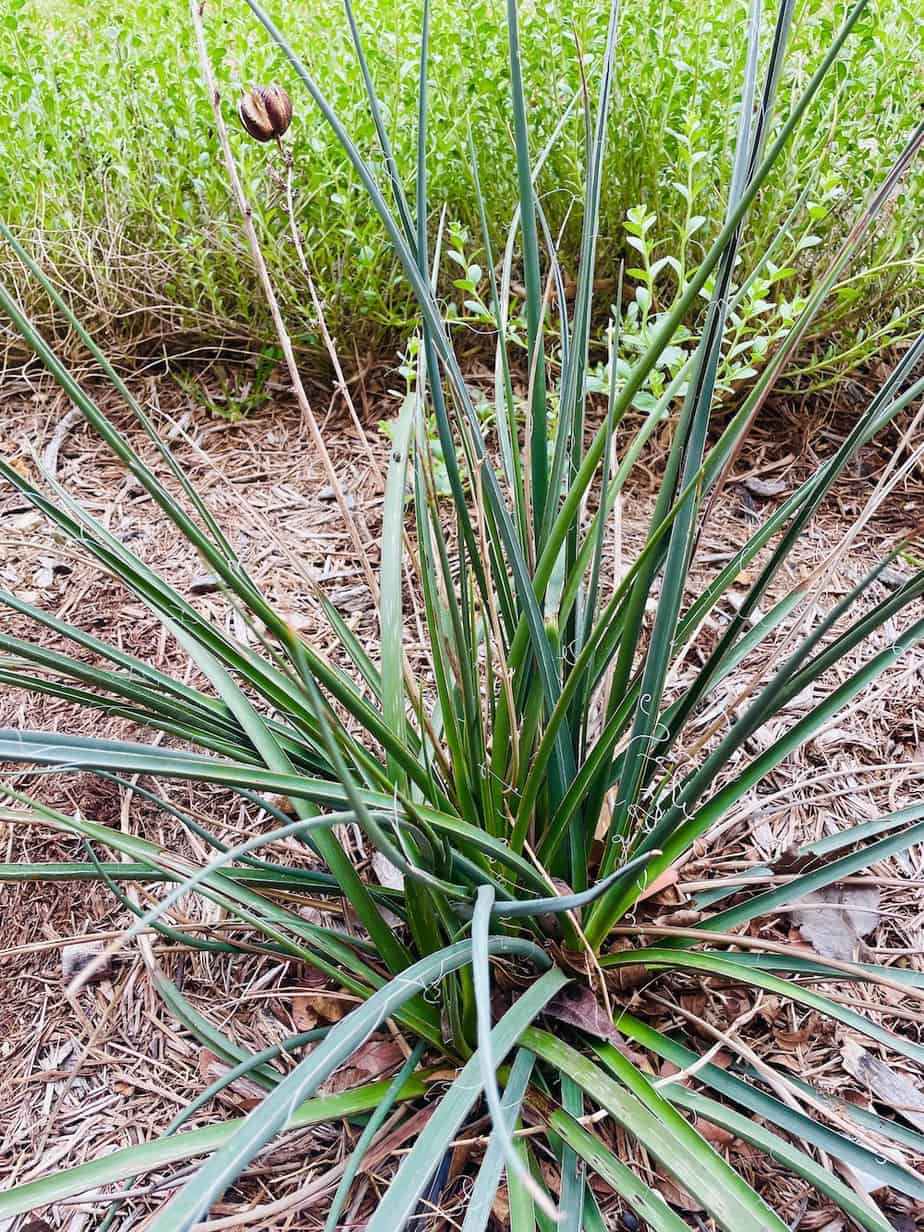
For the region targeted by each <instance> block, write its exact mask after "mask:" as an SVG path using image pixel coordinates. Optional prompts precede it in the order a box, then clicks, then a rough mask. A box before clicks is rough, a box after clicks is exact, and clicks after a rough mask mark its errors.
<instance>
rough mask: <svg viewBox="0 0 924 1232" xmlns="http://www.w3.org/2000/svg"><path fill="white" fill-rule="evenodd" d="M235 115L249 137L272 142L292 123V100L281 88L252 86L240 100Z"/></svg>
mask: <svg viewBox="0 0 924 1232" xmlns="http://www.w3.org/2000/svg"><path fill="white" fill-rule="evenodd" d="M237 113H238V115H239V116H240V117H241V123H242V124H243V126H244V128H245V129H246V130H247V132H248V133H250V135H251V137H253V138H254V139H255V140H256V141H272V139H273V138H274V137H281V136H282V134H283V133H284V132H285V131H286V129H287V128H288V127H289V125H290V124H291V123H292V100H291V99H290V98H289V96H288V94H287V93H286V92H285V90H284V89H283V88H282V86H276V85H272V86H254V88H253V89H252V90H249V91H248V92H247V93H246V94H245V95H243V97H242V98H241V101H240V103H239V104H238V108H237Z"/></svg>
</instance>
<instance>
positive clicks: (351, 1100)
mask: <svg viewBox="0 0 924 1232" xmlns="http://www.w3.org/2000/svg"><path fill="white" fill-rule="evenodd" d="M427 1080H428V1074H427V1073H426V1072H424V1071H418V1073H416V1074H413V1075H412V1076H411V1077H410V1078H409V1079H408V1080H407V1081H406V1083H405V1085H404V1088H403V1089H402V1090H401V1092H400V1093H399V1097H398V1098H399V1099H401V1100H408V1099H419V1098H420V1096H422V1095H424V1094H426V1091H427V1085H428V1082H427ZM390 1085H391V1083H390V1080H389V1079H386V1080H385V1081H383V1082H376V1083H373V1084H371V1085H370V1086H364V1087H354V1088H353V1089H352V1090H349V1091H340V1092H338V1093H337V1094H336V1095H322V1096H318V1097H316V1098H314V1099H310V1100H307V1101H306V1102H305V1103H303V1104H301V1105H300V1106H299V1107H297V1108H295V1109H294V1110H293V1111H292V1114H291V1116H290V1117H289V1120H288V1122H287V1124H286V1129H288V1130H293V1129H304V1128H305V1127H306V1126H308V1125H318V1124H323V1123H324V1122H327V1121H333V1120H337V1119H339V1118H342V1117H352V1116H356V1115H358V1114H360V1113H364V1112H369V1111H371V1110H372V1109H374V1108H376V1107H378V1105H379V1103H380V1102H381V1100H382V1098H383V1096H384V1095H385V1094H386V1092H387V1091H388V1088H389V1086H390ZM243 1124H244V1118H243V1117H238V1118H234V1119H232V1120H229V1121H223V1122H220V1123H218V1124H214V1125H206V1126H203V1128H201V1129H193V1130H188V1131H187V1132H186V1133H182V1134H173V1135H171V1136H170V1137H162V1138H155V1139H154V1140H153V1141H151V1142H144V1143H142V1144H141V1145H140V1146H130V1147H124V1148H122V1149H121V1150H117V1151H112V1152H111V1153H110V1154H108V1155H103V1156H101V1157H100V1158H99V1159H94V1160H91V1162H90V1163H86V1164H78V1165H77V1166H76V1167H73V1168H63V1169H61V1170H60V1171H58V1172H53V1173H51V1174H50V1175H48V1176H45V1177H40V1178H39V1179H38V1180H36V1181H27V1182H25V1183H23V1184H20V1185H14V1186H13V1187H12V1188H10V1189H7V1190H4V1191H3V1192H2V1193H0V1217H3V1218H13V1217H15V1216H16V1215H23V1214H26V1213H27V1212H28V1211H32V1210H35V1209H36V1208H37V1207H43V1206H50V1205H51V1204H53V1203H55V1202H63V1201H66V1200H67V1199H68V1198H72V1197H74V1196H75V1195H77V1194H81V1193H84V1192H86V1191H87V1190H89V1189H96V1188H97V1187H99V1186H102V1185H111V1184H113V1183H114V1182H115V1181H122V1180H125V1178H126V1177H131V1176H135V1175H137V1174H138V1173H142V1172H151V1171H153V1170H155V1169H158V1168H163V1167H165V1166H166V1165H167V1164H171V1163H179V1162H182V1161H183V1160H187V1159H195V1158H196V1156H198V1155H208V1154H210V1153H211V1152H212V1151H216V1150H218V1149H219V1148H220V1147H222V1146H224V1145H225V1143H227V1142H228V1140H229V1139H230V1138H231V1137H232V1136H233V1135H234V1133H235V1132H236V1131H237V1130H238V1129H239V1127H240V1126H241V1125H243Z"/></svg>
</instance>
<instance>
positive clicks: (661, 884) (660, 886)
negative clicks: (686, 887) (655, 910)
mask: <svg viewBox="0 0 924 1232" xmlns="http://www.w3.org/2000/svg"><path fill="white" fill-rule="evenodd" d="M679 876H680V874H679V873H678V872H677V869H676V868H666V869H665V870H664V872H663V873H661V875H660V876H659V877H655V879H654V881H653V882H652V883H651V885H650V886H646V887H645V889H644V890H643V891H642V893H641V894H640V895H639V896H638V901H639V902H644V900H645V899H646V898H651V896H652V894H660V893H661V891H662V890H666V889H668V887H670V886H672V885H676V884H677V878H678V877H679Z"/></svg>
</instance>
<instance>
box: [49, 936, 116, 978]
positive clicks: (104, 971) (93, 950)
mask: <svg viewBox="0 0 924 1232" xmlns="http://www.w3.org/2000/svg"><path fill="white" fill-rule="evenodd" d="M102 952H103V943H102V941H83V942H77V943H75V944H73V945H65V946H62V947H61V975H62V977H63V979H64V982H65V984H69V983H70V982H71V980H72V979H74V978H75V977H76V976H77V975H79V974H80V972H81V971H83V969H84V967H88V966H89V965H90V963H91V962H93V961H94V959H96V958H98V957H99V956H100V954H102ZM111 967H112V960H111V959H107V961H106V963H105V965H104V966H102V967H100V969H99V970H98V971H96V972H94V974H93V976H92V977H91V978H92V982H93V983H97V984H98V983H99V982H100V980H103V979H105V978H106V976H107V975H109V974H110V971H111Z"/></svg>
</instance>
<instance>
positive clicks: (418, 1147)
mask: <svg viewBox="0 0 924 1232" xmlns="http://www.w3.org/2000/svg"><path fill="white" fill-rule="evenodd" d="M511 940H512V939H510V938H500V937H491V938H490V939H489V941H488V945H489V948H490V950H491V952H492V953H497V954H500V953H503V952H504V948H503V947H504V946H506V945H509V944H510V941H511ZM520 944H523V943H520ZM460 945H461V946H462V947H463V948H464V949H467V948H468V943H467V942H462V943H460ZM452 948H453V949H455V947H452ZM532 948H533V949H535V947H532ZM446 952H447V953H448V952H449V951H446ZM514 952H515V951H514ZM521 952H522V953H529V952H530V951H529V950H528V949H527V950H524V951H521ZM540 953H541V951H540ZM567 982H568V977H567V976H566V975H565V974H564V973H563V972H562V971H560V970H558V969H557V968H554V967H553V968H552V969H551V970H549V971H546V972H545V973H544V974H543V975H542V976H541V977H540V978H539V979H538V980H537V981H536V982H535V983H534V984H533V985H531V986H530V987H529V988H528V989H527V990H526V991H525V992H524V993H523V994H522V996H521V997H520V998H519V999H518V1000H517V1001H515V1002H514V1004H513V1006H512V1007H511V1008H510V1009H509V1010H508V1011H507V1012H506V1014H505V1015H504V1016H503V1018H502V1019H501V1020H500V1022H499V1023H498V1024H497V1026H495V1027H494V1029H493V1030H492V1032H491V1043H492V1047H493V1053H494V1057H495V1059H496V1060H497V1061H498V1062H500V1061H502V1060H503V1058H504V1056H505V1055H506V1054H507V1053H508V1052H509V1051H510V1049H511V1048H513V1046H514V1045H515V1044H516V1042H517V1040H518V1039H519V1038H520V1037H521V1035H522V1034H523V1032H524V1031H525V1029H526V1028H528V1027H529V1024H530V1023H531V1022H532V1021H533V1020H534V1019H535V1018H536V1016H537V1015H538V1014H539V1013H541V1011H542V1009H543V1008H544V1007H545V1005H546V1004H547V1003H548V1001H549V1000H550V998H551V997H553V996H554V995H555V993H556V992H558V990H559V989H560V988H562V987H563V986H564V985H565V984H567ZM479 1068H480V1062H479V1058H478V1055H477V1053H476V1054H475V1055H474V1056H473V1057H471V1058H470V1059H469V1060H468V1061H467V1062H466V1063H465V1066H464V1067H463V1069H462V1070H461V1071H460V1073H459V1075H458V1077H457V1078H456V1079H455V1081H454V1082H453V1084H452V1086H451V1087H450V1088H449V1090H448V1091H447V1093H446V1094H445V1095H444V1096H443V1098H442V1100H441V1101H440V1105H439V1107H438V1108H437V1109H436V1111H435V1112H434V1114H433V1116H432V1117H430V1119H429V1121H427V1124H426V1125H425V1127H424V1128H423V1130H422V1131H421V1133H420V1135H419V1137H418V1139H417V1141H416V1142H415V1143H414V1146H413V1147H412V1148H411V1150H410V1152H409V1154H408V1155H406V1156H405V1158H404V1160H403V1161H402V1163H401V1166H400V1168H399V1169H398V1172H397V1174H396V1176H395V1177H394V1179H393V1180H392V1182H391V1184H390V1185H389V1187H388V1189H387V1190H386V1192H385V1194H384V1196H383V1197H382V1199H381V1201H380V1202H379V1205H378V1206H377V1208H376V1210H375V1213H374V1214H373V1216H372V1218H371V1220H370V1221H369V1229H368V1232H401V1229H402V1228H404V1227H405V1226H406V1224H407V1221H408V1220H409V1219H410V1218H411V1216H412V1215H413V1214H414V1210H415V1208H416V1206H417V1202H418V1200H419V1198H420V1196H421V1194H422V1193H423V1191H424V1188H425V1186H426V1184H427V1181H428V1179H429V1178H430V1176H431V1174H432V1173H433V1171H434V1169H435V1168H436V1167H437V1165H438V1164H439V1161H440V1160H441V1159H442V1157H443V1155H444V1153H445V1151H446V1149H447V1147H448V1145H449V1143H450V1142H451V1141H452V1139H453V1137H454V1135H455V1133H456V1132H457V1130H458V1129H459V1127H460V1126H461V1124H462V1122H463V1120H464V1119H465V1117H466V1115H467V1114H468V1112H469V1111H470V1109H471V1107H472V1105H473V1104H474V1103H475V1101H476V1099H477V1098H478V1097H479V1095H480V1093H481V1084H480V1081H479V1077H478V1075H479ZM495 1128H496V1125H495Z"/></svg>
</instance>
